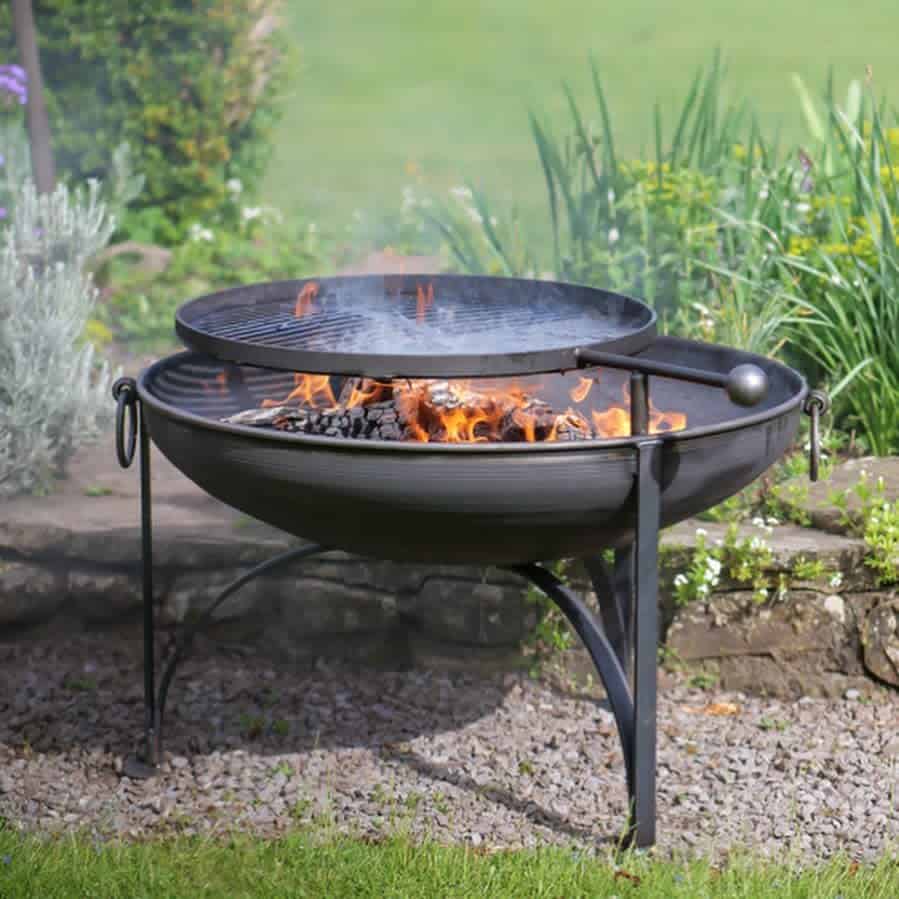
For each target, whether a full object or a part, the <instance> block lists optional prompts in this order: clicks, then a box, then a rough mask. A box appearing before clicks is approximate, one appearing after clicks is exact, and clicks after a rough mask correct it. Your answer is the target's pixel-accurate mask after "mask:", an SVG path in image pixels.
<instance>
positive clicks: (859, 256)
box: [765, 91, 899, 455]
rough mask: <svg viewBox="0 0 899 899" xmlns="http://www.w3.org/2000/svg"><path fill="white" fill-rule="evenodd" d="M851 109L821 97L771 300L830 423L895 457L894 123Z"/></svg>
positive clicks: (860, 106)
mask: <svg viewBox="0 0 899 899" xmlns="http://www.w3.org/2000/svg"><path fill="white" fill-rule="evenodd" d="M851 97H852V94H850V99H851ZM853 105H854V107H855V108H854V109H849V108H848V106H849V104H847V108H846V109H841V108H840V107H839V106H837V104H836V103H835V102H834V100H833V95H832V91H830V92H828V96H827V98H826V101H825V115H826V119H825V120H826V122H827V125H826V126H823V127H822V129H821V131H819V132H818V137H817V139H816V140H815V143H814V144H813V146H812V147H811V148H810V149H809V151H808V154H806V156H805V158H806V159H807V167H808V168H809V176H808V182H809V193H808V199H807V201H806V202H805V203H804V204H803V205H802V211H803V216H802V218H801V219H800V220H799V221H798V222H797V223H795V224H794V226H793V228H792V233H790V234H789V236H788V238H787V240H786V245H785V246H783V247H782V248H781V249H780V251H779V253H778V258H777V263H778V267H779V271H780V279H779V282H778V283H777V284H776V285H775V289H774V291H773V294H772V295H773V296H775V299H778V298H779V299H782V300H783V301H786V302H791V303H794V304H796V305H797V306H798V307H799V308H800V310H801V311H802V313H803V314H802V315H801V316H799V317H798V318H797V319H796V321H795V322H793V323H792V326H791V329H790V337H791V344H792V346H793V353H794V354H795V355H796V357H797V358H798V359H799V361H800V364H802V367H803V368H804V370H805V371H806V372H807V373H808V374H809V376H810V378H811V379H812V380H813V381H820V382H823V383H826V384H829V385H831V386H832V387H833V388H834V389H833V394H834V396H835V415H836V416H837V420H838V421H840V422H841V423H842V425H843V426H844V427H845V428H846V429H850V428H851V429H853V430H855V431H856V433H857V435H858V438H859V442H860V443H861V445H862V446H863V447H865V448H866V449H867V450H869V451H870V452H873V453H877V454H879V455H888V454H890V453H897V452H899V349H897V344H899V237H897V233H899V186H897V185H899V128H897V127H895V125H896V124H899V120H897V117H896V116H895V114H894V116H893V119H894V124H893V127H886V126H885V124H884V122H883V118H882V114H881V113H880V112H879V111H878V108H877V103H876V101H875V99H874V97H873V96H871V95H870V94H869V95H868V96H867V97H865V96H864V95H862V96H860V97H859V98H858V99H857V100H856V101H855V102H854V104H853ZM765 286H766V287H769V288H770V285H765ZM847 387H851V389H845V388H847Z"/></svg>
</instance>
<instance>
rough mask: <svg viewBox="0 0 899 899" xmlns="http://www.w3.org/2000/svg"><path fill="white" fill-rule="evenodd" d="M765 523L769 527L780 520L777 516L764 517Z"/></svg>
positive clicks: (777, 523) (775, 524)
mask: <svg viewBox="0 0 899 899" xmlns="http://www.w3.org/2000/svg"><path fill="white" fill-rule="evenodd" d="M765 521H766V523H767V524H768V525H770V526H771V527H777V525H779V524H780V521H779V520H778V519H777V518H773V517H769V518H766V519H765Z"/></svg>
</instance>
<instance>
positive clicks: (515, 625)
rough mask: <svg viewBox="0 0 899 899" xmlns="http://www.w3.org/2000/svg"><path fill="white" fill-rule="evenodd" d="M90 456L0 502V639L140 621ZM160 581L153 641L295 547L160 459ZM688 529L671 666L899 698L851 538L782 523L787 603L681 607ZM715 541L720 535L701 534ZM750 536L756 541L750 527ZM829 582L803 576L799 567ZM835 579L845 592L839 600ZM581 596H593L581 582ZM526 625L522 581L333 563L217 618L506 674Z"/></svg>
mask: <svg viewBox="0 0 899 899" xmlns="http://www.w3.org/2000/svg"><path fill="white" fill-rule="evenodd" d="M107 452H108V455H107V454H106V453H105V452H98V451H96V450H94V451H90V452H89V453H86V454H83V455H82V456H81V457H80V458H79V460H77V461H76V464H75V465H74V466H73V475H72V477H71V478H70V479H69V480H68V481H67V482H65V483H64V484H63V485H61V488H60V490H59V491H58V492H57V493H54V494H53V495H52V496H46V497H20V498H17V499H15V500H12V501H10V502H7V503H5V504H4V510H3V511H4V515H3V517H2V519H0V639H26V638H28V637H29V636H38V637H39V636H41V635H45V634H47V633H49V632H50V630H53V631H54V632H55V633H57V634H65V633H71V632H74V631H78V630H84V629H110V630H114V629H117V628H122V627H129V628H136V627H138V626H139V623H140V610H141V577H140V564H139V559H140V546H141V543H140V531H139V529H138V527H137V526H136V525H137V522H138V521H139V505H138V496H137V485H138V478H137V472H136V471H128V472H122V471H119V470H118V469H117V468H116V467H115V465H114V461H113V459H112V453H111V451H108V450H107ZM153 515H154V547H153V549H154V576H155V595H156V603H157V607H158V621H159V623H160V625H161V627H163V628H169V629H171V628H172V626H173V625H175V624H177V623H179V622H182V621H184V620H185V619H186V618H188V617H190V616H192V615H196V614H197V613H198V612H200V611H202V610H203V609H204V608H206V607H207V606H208V604H209V603H210V602H212V600H213V599H214V597H215V596H216V595H217V593H218V592H219V591H220V590H221V589H222V587H224V586H225V585H226V584H228V583H229V582H231V581H232V580H233V579H234V578H236V577H238V576H240V575H241V574H243V573H244V572H245V571H246V570H247V569H248V568H249V567H250V566H252V565H255V564H257V563H259V562H262V561H264V560H266V559H269V558H272V557H273V556H275V555H276V554H277V553H279V552H283V551H284V550H286V549H288V548H290V547H292V546H295V545H296V543H297V542H296V541H295V540H293V539H292V538H290V537H288V536H287V535H285V534H283V533H281V532H279V531H276V530H274V529H271V528H268V527H266V526H264V525H261V524H259V523H258V522H255V521H253V520H250V519H247V518H246V517H245V516H241V515H240V514H239V513H237V512H235V511H234V510H232V509H229V508H228V507H226V506H223V505H222V504H221V503H218V502H217V501H215V500H212V499H211V498H210V497H208V496H206V495H205V494H203V493H202V492H201V491H200V490H199V489H198V488H196V487H194V486H193V485H192V484H190V483H188V482H187V481H186V480H185V479H184V478H183V477H182V476H181V475H180V474H179V473H178V472H176V471H175V470H174V469H173V468H172V467H171V466H168V465H167V463H165V460H163V459H161V458H159V457H158V456H155V457H154V503H153ZM698 526H699V523H698V522H685V523H682V524H680V525H678V526H676V527H674V528H672V529H670V530H668V531H666V532H665V533H664V534H663V536H662V550H663V551H662V562H663V568H662V597H663V608H662V612H663V621H664V627H663V635H664V638H665V641H666V649H667V653H666V657H667V658H668V660H669V662H670V663H672V664H676V665H680V666H685V667H687V668H691V669H692V668H696V669H699V670H702V671H705V672H706V673H707V674H714V676H715V677H716V678H718V679H719V680H720V681H721V682H722V683H723V685H724V686H726V687H729V688H733V689H743V690H749V691H764V692H768V693H772V694H777V695H784V696H789V695H799V694H822V693H824V694H829V693H833V692H835V691H839V690H842V689H845V687H846V685H847V684H853V683H856V682H861V681H862V680H863V679H864V678H866V677H872V676H873V677H875V678H877V679H878V680H880V681H882V682H884V683H888V684H892V685H894V686H899V626H897V622H899V598H897V595H896V592H895V591H893V592H891V591H887V590H884V589H880V588H878V587H877V585H876V584H875V582H874V579H873V577H872V574H871V572H870V569H868V568H867V567H866V566H865V565H864V554H865V547H864V545H863V543H862V542H861V541H860V540H857V539H854V538H852V537H847V536H845V535H841V534H834V533H827V532H824V531H821V530H815V529H810V528H799V527H795V526H791V525H783V526H779V527H777V528H776V529H775V532H774V533H772V534H771V535H764V537H765V539H766V540H768V542H769V543H771V545H772V546H773V548H774V555H773V559H772V562H771V571H770V574H771V575H772V577H776V576H777V575H779V574H783V575H784V577H785V580H786V581H787V583H788V590H787V591H786V593H785V595H784V596H783V598H782V599H779V600H778V599H775V598H774V597H772V598H771V599H770V600H768V601H766V602H764V603H761V604H760V603H758V602H756V601H755V599H754V598H753V595H752V593H751V592H749V591H747V590H746V588H745V586H742V585H740V584H736V583H732V582H730V583H729V582H727V580H726V579H725V580H724V581H722V582H721V583H720V584H719V585H717V586H716V588H715V591H714V592H713V593H712V594H711V596H710V597H709V598H708V599H707V600H706V601H704V602H692V603H690V604H689V605H686V606H684V607H678V606H677V605H676V603H675V602H674V600H673V589H672V581H673V578H674V577H675V575H676V574H677V573H678V572H680V571H683V570H684V568H685V567H686V566H687V564H688V563H689V559H690V553H691V552H692V551H693V546H694V543H695V539H696V528H697V527H698ZM702 527H703V528H704V529H705V530H706V531H707V532H708V538H707V539H708V540H709V541H714V540H715V539H721V537H722V536H723V534H724V530H725V529H724V526H723V525H717V524H703V525H702ZM742 533H743V534H744V535H745V536H751V535H753V534H758V531H757V530H755V529H753V527H752V526H751V525H747V526H744V527H743V528H742ZM816 561H820V562H821V563H823V566H824V567H825V568H826V569H827V572H828V573H827V576H826V577H823V578H819V579H817V580H814V579H812V580H802V579H801V578H800V577H798V576H797V574H796V566H797V564H799V563H800V562H801V563H803V564H804V565H805V567H806V569H807V568H808V565H809V563H814V562H816ZM836 572H838V573H839V575H840V577H839V587H838V588H836V587H834V586H832V582H833V574H834V573H836ZM572 577H573V579H574V580H575V581H576V586H578V587H579V588H584V589H588V587H587V584H586V583H585V579H584V576H583V573H582V572H581V573H579V572H578V571H577V569H576V568H575V569H574V571H573V573H572ZM535 621H536V610H535V606H534V605H533V604H532V603H530V602H528V601H527V599H526V595H525V588H524V585H523V582H522V581H521V580H519V579H518V578H517V577H515V576H514V575H511V574H509V573H507V572H503V571H500V570H495V569H493V570H487V571H484V570H480V569H472V568H457V567H439V566H437V567H430V568H424V567H421V566H413V565H401V564H394V563H391V562H382V561H373V560H367V559H360V558H357V557H353V556H349V555H347V554H344V553H338V552H335V553H330V554H328V555H327V556H323V557H316V558H312V559H308V560H304V561H302V562H298V563H294V565H293V566H292V567H290V568H287V569H283V570H280V571H277V572H276V573H274V574H272V575H270V576H266V577H263V578H260V579H258V580H255V581H253V582H251V583H249V584H247V585H246V586H245V587H244V588H242V589H241V590H240V591H239V592H238V593H236V594H235V595H234V596H233V597H232V598H231V599H229V600H228V601H227V602H226V603H225V604H224V605H223V606H222V607H221V609H220V610H219V611H218V612H217V613H216V616H215V621H214V627H213V628H212V631H211V634H212V636H213V637H214V638H216V639H219V640H222V641H226V642H228V643H229V644H243V645H250V646H253V647H256V649H257V650H258V651H260V652H263V653H267V654H269V655H271V656H273V657H280V658H286V659H291V660H301V659H310V658H315V657H318V656H323V655H324V656H328V655H331V656H342V657H350V658H353V659H357V660H360V661H366V662H371V663H384V664H389V665H408V664H421V665H428V666H440V667H464V668H466V669H470V668H472V667H480V668H484V667H488V668H490V667H508V666H512V665H518V664H521V663H522V661H523V660H522V657H521V652H520V645H521V642H522V641H523V640H524V639H525V638H526V637H527V636H528V634H530V633H531V631H532V629H533V627H534V625H535Z"/></svg>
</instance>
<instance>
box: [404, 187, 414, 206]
mask: <svg viewBox="0 0 899 899" xmlns="http://www.w3.org/2000/svg"><path fill="white" fill-rule="evenodd" d="M415 202H416V201H415V188H414V187H412V186H411V185H406V187H404V188H403V212H406V211H407V210H409V209H411V208H412V207H413V206H415Z"/></svg>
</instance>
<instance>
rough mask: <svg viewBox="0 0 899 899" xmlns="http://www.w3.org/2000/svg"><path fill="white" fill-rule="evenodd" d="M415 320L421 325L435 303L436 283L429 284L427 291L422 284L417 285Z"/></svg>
mask: <svg viewBox="0 0 899 899" xmlns="http://www.w3.org/2000/svg"><path fill="white" fill-rule="evenodd" d="M416 294H417V295H416V300H415V321H416V322H417V323H418V324H419V325H420V324H421V323H422V322H423V321H424V320H425V313H426V312H427V311H428V309H430V308H431V306H432V305H433V304H434V285H433V284H428V288H427V291H425V290H424V289H423V288H422V286H421V284H418V285H417V286H416Z"/></svg>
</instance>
